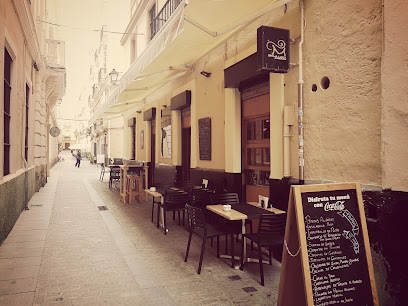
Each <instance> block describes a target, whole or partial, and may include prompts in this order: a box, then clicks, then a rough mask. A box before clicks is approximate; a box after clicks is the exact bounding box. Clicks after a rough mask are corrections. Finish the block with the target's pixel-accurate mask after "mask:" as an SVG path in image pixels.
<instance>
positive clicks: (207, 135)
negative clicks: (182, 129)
mask: <svg viewBox="0 0 408 306" xmlns="http://www.w3.org/2000/svg"><path fill="white" fill-rule="evenodd" d="M198 147H199V155H200V160H211V118H210V117H207V118H201V119H198Z"/></svg>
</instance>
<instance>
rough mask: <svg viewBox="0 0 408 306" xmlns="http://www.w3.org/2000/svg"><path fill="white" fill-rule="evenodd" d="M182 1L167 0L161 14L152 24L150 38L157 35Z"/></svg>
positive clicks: (153, 19)
mask: <svg viewBox="0 0 408 306" xmlns="http://www.w3.org/2000/svg"><path fill="white" fill-rule="evenodd" d="M181 1H182V0H167V2H166V3H165V4H164V5H163V8H162V9H161V10H160V12H159V13H158V14H157V15H156V16H155V17H154V18H152V20H151V22H150V38H151V39H153V37H154V36H155V35H156V34H157V32H159V31H160V29H161V28H162V27H163V25H164V24H165V23H166V21H167V20H168V19H169V18H170V16H171V14H173V12H174V11H175V10H176V8H177V7H178V6H179V4H180V3H181Z"/></svg>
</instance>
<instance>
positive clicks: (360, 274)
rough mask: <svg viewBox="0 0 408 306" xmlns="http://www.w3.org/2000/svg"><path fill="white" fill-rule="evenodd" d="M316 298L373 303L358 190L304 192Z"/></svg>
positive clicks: (317, 300)
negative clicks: (357, 195)
mask: <svg viewBox="0 0 408 306" xmlns="http://www.w3.org/2000/svg"><path fill="white" fill-rule="evenodd" d="M302 206H303V215H304V222H305V232H306V241H307V253H308V260H309V267H310V279H311V280H312V289H313V302H314V304H315V305H316V306H317V305H322V306H323V305H331V304H352V305H373V302H372V300H373V298H372V294H371V285H370V277H369V274H368V268H367V258H366V252H365V248H364V241H363V234H362V232H361V222H360V212H359V209H358V203H357V197H356V190H352V189H350V190H335V191H321V192H307V193H302Z"/></svg>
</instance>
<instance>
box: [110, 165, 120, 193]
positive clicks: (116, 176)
mask: <svg viewBox="0 0 408 306" xmlns="http://www.w3.org/2000/svg"><path fill="white" fill-rule="evenodd" d="M119 181H120V169H119V168H112V169H111V170H110V176H109V189H112V185H113V183H116V182H119Z"/></svg>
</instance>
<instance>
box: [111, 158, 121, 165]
mask: <svg viewBox="0 0 408 306" xmlns="http://www.w3.org/2000/svg"><path fill="white" fill-rule="evenodd" d="M113 164H114V165H123V158H114V159H113Z"/></svg>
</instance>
